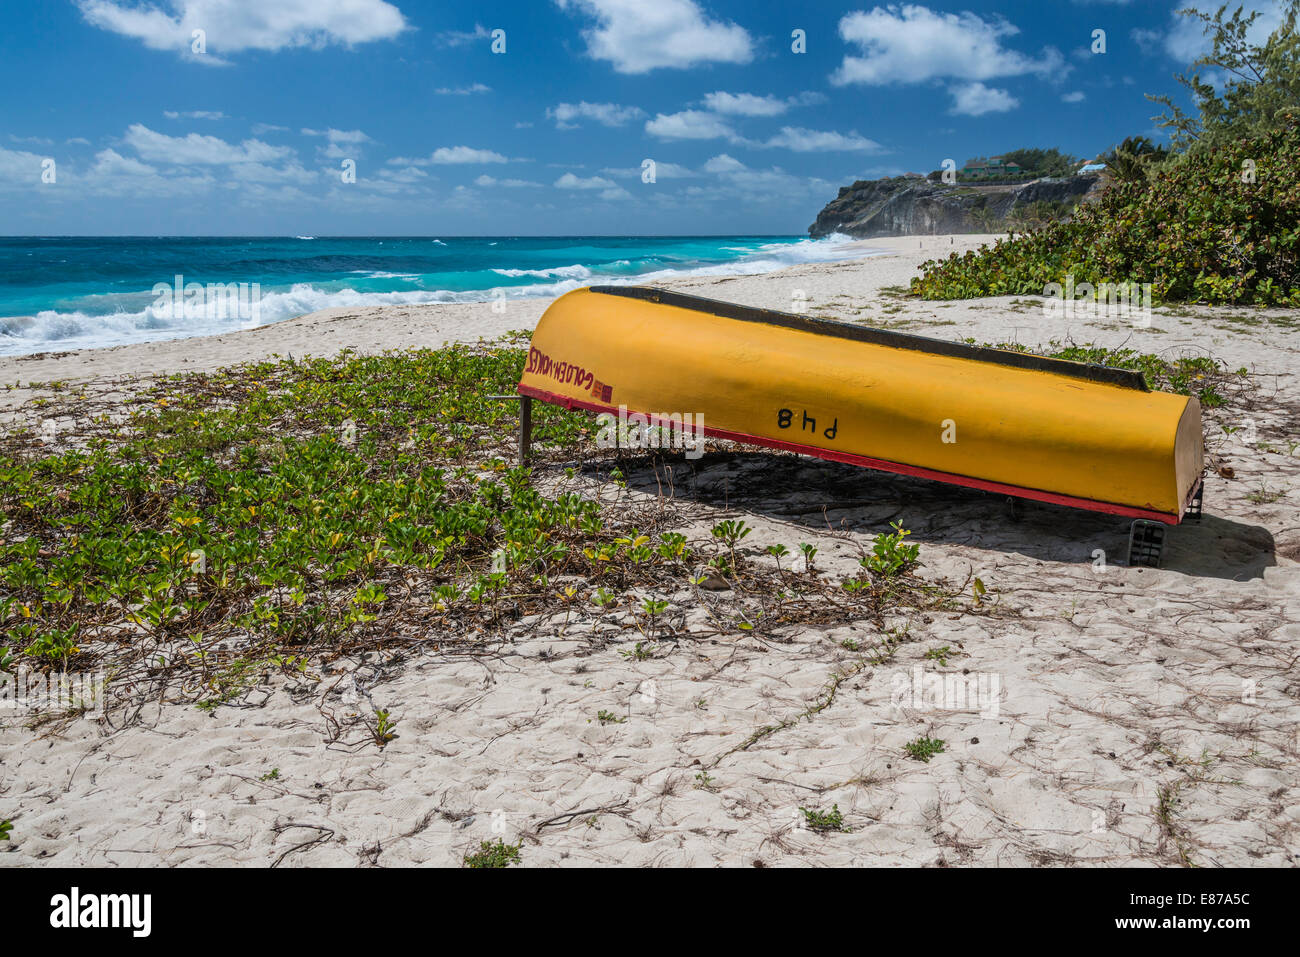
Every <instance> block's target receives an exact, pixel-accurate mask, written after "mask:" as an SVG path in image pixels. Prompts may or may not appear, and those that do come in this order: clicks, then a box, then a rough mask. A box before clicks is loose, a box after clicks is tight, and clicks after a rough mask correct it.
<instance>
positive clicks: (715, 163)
mask: <svg viewBox="0 0 1300 957" xmlns="http://www.w3.org/2000/svg"><path fill="white" fill-rule="evenodd" d="M745 168H746V167H745V164H744V163H742V162H741V161H740V160H738V159H736V158H735V157H733V156H728V155H727V154H726V153H719V154H718V155H717V156H715V157H713V159H711V160H709V161H708V162H707V163H705V164H704V171H705V172H706V173H735V172H738V171H740V170H743V169H745Z"/></svg>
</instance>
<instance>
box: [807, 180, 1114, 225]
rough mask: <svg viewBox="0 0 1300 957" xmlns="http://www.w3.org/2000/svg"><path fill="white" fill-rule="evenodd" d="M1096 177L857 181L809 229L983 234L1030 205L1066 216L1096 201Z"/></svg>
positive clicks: (843, 189) (822, 212)
mask: <svg viewBox="0 0 1300 957" xmlns="http://www.w3.org/2000/svg"><path fill="white" fill-rule="evenodd" d="M1102 182H1103V180H1102V178H1101V177H1099V176H1093V175H1088V176H1071V177H1069V178H1067V179H1037V180H1033V181H1032V182H1029V183H1019V184H1016V185H1012V186H998V185H988V186H984V185H976V184H970V183H957V184H954V185H948V184H946V183H936V182H932V181H930V180H926V179H907V178H904V177H895V178H893V179H877V180H859V181H858V182H856V183H854V184H853V185H852V186H843V187H841V188H840V194H839V195H838V196H837V197H835V199H833V200H831V201H830V202H829V203H827V204H826V207H825V208H824V209H823V210H822V211H821V212H820V213H819V214H818V215H817V221H816V222H814V223H813V224H812V225H811V226H809V227H808V233H809V235H810V236H812V237H813V238H814V239H816V238H817V237H819V236H829V235H830V234H831V233H846V234H847V235H849V236H853V237H855V238H857V239H870V238H872V237H873V236H915V235H932V234H944V233H987V232H996V231H999V230H1001V229H1003V228H1005V225H1004V224H1005V222H1006V220H1007V218H1008V217H1010V216H1013V214H1015V213H1016V212H1017V211H1027V210H1029V209H1030V207H1034V208H1035V209H1037V210H1039V211H1042V210H1045V209H1047V208H1048V207H1045V206H1036V204H1040V203H1042V204H1049V206H1050V207H1051V208H1053V209H1055V210H1056V211H1057V212H1059V213H1060V214H1061V215H1064V214H1065V212H1066V211H1067V210H1068V209H1069V208H1071V207H1073V206H1074V205H1076V204H1077V203H1079V202H1086V201H1090V200H1091V199H1094V198H1095V197H1096V196H1097V194H1098V193H1099V191H1100V189H1101V184H1102Z"/></svg>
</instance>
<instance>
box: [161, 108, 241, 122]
mask: <svg viewBox="0 0 1300 957" xmlns="http://www.w3.org/2000/svg"><path fill="white" fill-rule="evenodd" d="M163 116H165V117H167V119H169V120H224V119H226V118H227V117H226V114H225V113H222V112H221V111H220V110H189V111H187V112H184V113H181V112H177V111H176V110H163Z"/></svg>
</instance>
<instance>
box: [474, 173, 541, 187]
mask: <svg viewBox="0 0 1300 957" xmlns="http://www.w3.org/2000/svg"><path fill="white" fill-rule="evenodd" d="M474 185H475V186H504V187H506V188H507V189H525V188H527V187H532V186H541V185H542V184H541V183H534V182H532V181H531V180H527V179H497V178H496V177H495V176H489V175H487V174H486V173H484V174H483V175H482V176H480V177H479V178H478V179H476V180H474Z"/></svg>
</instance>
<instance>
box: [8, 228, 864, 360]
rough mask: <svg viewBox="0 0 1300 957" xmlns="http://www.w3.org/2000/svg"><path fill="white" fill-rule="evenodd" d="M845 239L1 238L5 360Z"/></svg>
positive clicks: (574, 281)
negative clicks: (189, 295) (191, 288)
mask: <svg viewBox="0 0 1300 957" xmlns="http://www.w3.org/2000/svg"><path fill="white" fill-rule="evenodd" d="M849 241H850V240H848V239H847V238H846V237H842V236H837V237H831V238H828V239H821V240H809V239H807V238H806V237H799V236H629V237H618V236H562V237H545V236H528V237H510V236H477V237H451V236H447V237H433V236H367V237H328V236H321V237H314V236H296V237H235V236H225V237H192V236H175V237H167V236H162V237H146V236H107V237H71V236H68V237H61V236H36V237H0V355H16V354H23V353H32V352H40V351H46V350H50V349H76V348H89V347H99V346H109V345H119V344H123V343H130V342H145V341H154V340H158V339H176V338H187V337H190V336H196V335H209V334H213V333H220V332H225V331H231V330H235V329H243V328H248V327H250V326H253V325H264V324H266V323H270V322H277V321H280V320H282V319H288V318H292V317H293V316H299V315H303V314H305V313H308V312H313V311H315V310H317V309H325V308H328V307H331V306H368V305H395V304H404V303H436V302H473V301H485V300H489V299H492V298H495V297H499V296H502V295H504V296H506V297H508V298H517V297H536V296H554V295H557V294H558V293H561V292H565V291H567V290H568V289H573V288H577V287H578V286H584V285H590V284H592V283H635V282H654V281H656V280H659V279H664V278H669V277H672V276H679V275H691V274H695V275H728V274H734V275H745V274H756V273H762V272H769V271H772V270H774V269H781V268H784V267H786V266H792V265H797V264H799V263H803V262H827V261H833V260H835V259H843V258H846V256H847V255H849V254H848V253H846V252H845V250H844V246H845V243H846V242H849ZM177 276H181V277H183V278H182V281H183V283H200V284H203V285H204V286H207V285H208V284H215V283H220V284H232V283H246V284H248V285H249V288H250V294H251V286H252V284H254V283H256V284H257V285H258V286H259V287H260V288H259V292H260V299H259V300H258V302H257V309H256V315H250V314H249V313H248V312H247V311H246V312H244V313H242V314H239V313H234V314H229V315H227V314H223V313H222V312H221V310H220V309H218V310H217V312H216V313H208V314H204V313H203V312H202V310H200V311H199V313H200V314H197V315H196V314H194V313H191V314H190V315H189V316H186V315H181V314H174V313H172V312H171V311H170V308H168V307H164V308H159V306H158V303H159V294H158V292H157V291H156V290H155V287H156V286H159V285H160V284H165V285H167V286H168V287H171V286H173V285H174V284H175V282H176V277H177Z"/></svg>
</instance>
